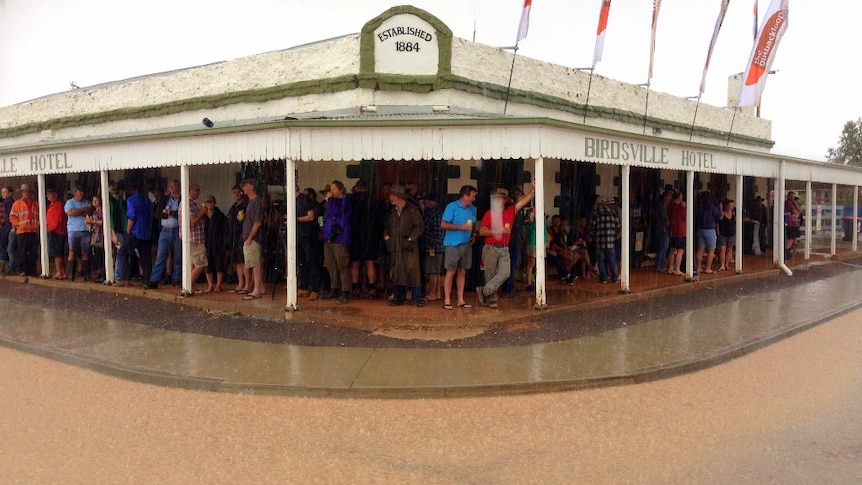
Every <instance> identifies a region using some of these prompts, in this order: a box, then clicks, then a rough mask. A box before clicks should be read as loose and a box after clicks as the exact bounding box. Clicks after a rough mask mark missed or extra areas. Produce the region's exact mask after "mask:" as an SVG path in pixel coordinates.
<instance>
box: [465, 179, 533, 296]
mask: <svg viewBox="0 0 862 485" xmlns="http://www.w3.org/2000/svg"><path fill="white" fill-rule="evenodd" d="M535 185H536V181H535V180H533V186H534V187H535ZM535 193H536V191H535V189H531V190H530V193H529V194H526V195H525V196H523V197H521V198H520V200H518V202H516V203H511V202H512V199H510V198H509V191H508V190H506V189H504V188H498V189H494V191H493V192H491V209H489V210H488V212H485V215H483V216H482V222H481V223H480V224H479V236H481V237H484V238H485V246H483V247H482V265H483V266H484V268H485V285H484V286H478V287H476V295H477V297H478V298H479V304H480V305H482V306H488V307H491V308H497V290H498V289H499V288H500V287H501V286H503V283H505V282H506V280H507V279H508V278H509V273H510V271H511V262H510V255H509V239H510V238H511V236H512V227H514V225H515V214H517V213H518V212H520V210H521V209H523V208H524V206H526V205H527V203H528V202H530V201H531V200H532V199H533V196H535Z"/></svg>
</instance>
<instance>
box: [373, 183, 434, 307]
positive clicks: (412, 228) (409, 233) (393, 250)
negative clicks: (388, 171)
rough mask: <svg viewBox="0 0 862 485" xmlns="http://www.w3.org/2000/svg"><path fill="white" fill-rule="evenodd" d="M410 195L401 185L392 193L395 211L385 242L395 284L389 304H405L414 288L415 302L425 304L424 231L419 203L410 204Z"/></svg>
mask: <svg viewBox="0 0 862 485" xmlns="http://www.w3.org/2000/svg"><path fill="white" fill-rule="evenodd" d="M409 198H410V195H409V194H408V193H407V190H406V189H405V188H404V186H402V185H393V186H392V189H391V190H390V191H389V200H390V201H391V202H392V211H391V212H389V217H388V218H387V221H386V229H385V231H384V233H383V240H384V241H386V247H387V249H389V254H390V256H391V268H392V269H391V281H392V285H393V291H392V297H393V298H392V301H391V302H390V303H389V304H390V305H393V306H396V305H402V304H404V300H405V298H406V294H407V288H408V287H409V288H411V292H412V297H413V303H414V304H415V305H416V306H417V307H422V306H425V304H424V303H423V302H422V273H421V271H420V268H419V237H420V236H421V235H422V232H423V231H424V230H425V224H424V222H423V220H422V212H420V211H419V207H417V206H416V204H413V203H409V202H408V199H409Z"/></svg>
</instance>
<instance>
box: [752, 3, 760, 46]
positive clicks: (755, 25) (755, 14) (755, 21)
mask: <svg viewBox="0 0 862 485" xmlns="http://www.w3.org/2000/svg"><path fill="white" fill-rule="evenodd" d="M758 20H760V18H759V17H758V14H757V0H754V37H753V39H754V40H755V41H756V40H757V21H758Z"/></svg>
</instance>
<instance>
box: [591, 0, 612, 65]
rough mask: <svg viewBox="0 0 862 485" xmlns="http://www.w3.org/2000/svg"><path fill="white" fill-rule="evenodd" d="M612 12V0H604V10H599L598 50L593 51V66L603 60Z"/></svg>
mask: <svg viewBox="0 0 862 485" xmlns="http://www.w3.org/2000/svg"><path fill="white" fill-rule="evenodd" d="M610 12H611V0H602V10H601V11H600V12H599V27H598V29H596V50H595V51H594V52H593V68H595V67H596V64H597V63H598V62H599V61H600V60H602V51H603V50H604V49H605V30H606V29H607V28H608V15H609V14H610Z"/></svg>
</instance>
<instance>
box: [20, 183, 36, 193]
mask: <svg viewBox="0 0 862 485" xmlns="http://www.w3.org/2000/svg"><path fill="white" fill-rule="evenodd" d="M20 190H21V192H24V191H29V192H32V191H33V189H31V188H30V186H29V185H27V184H21V189H20Z"/></svg>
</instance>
